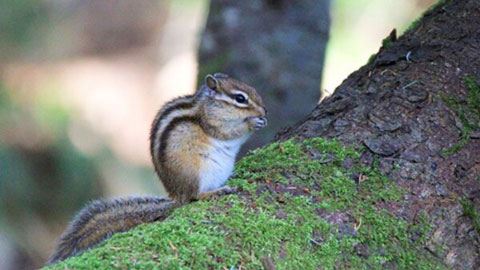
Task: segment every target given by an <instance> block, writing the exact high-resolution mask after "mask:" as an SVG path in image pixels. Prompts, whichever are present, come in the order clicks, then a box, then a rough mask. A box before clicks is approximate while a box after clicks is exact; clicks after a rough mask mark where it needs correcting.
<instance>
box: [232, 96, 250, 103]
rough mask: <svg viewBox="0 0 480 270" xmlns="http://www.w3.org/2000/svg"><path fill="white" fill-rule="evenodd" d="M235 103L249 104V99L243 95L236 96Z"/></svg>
mask: <svg viewBox="0 0 480 270" xmlns="http://www.w3.org/2000/svg"><path fill="white" fill-rule="evenodd" d="M235 101H236V102H238V103H240V104H248V100H247V98H245V96H244V95H242V94H238V95H235Z"/></svg>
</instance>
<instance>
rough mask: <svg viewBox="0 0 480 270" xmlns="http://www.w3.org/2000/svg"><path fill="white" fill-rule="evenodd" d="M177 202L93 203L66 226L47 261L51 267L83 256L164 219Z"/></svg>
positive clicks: (149, 199)
mask: <svg viewBox="0 0 480 270" xmlns="http://www.w3.org/2000/svg"><path fill="white" fill-rule="evenodd" d="M177 205H178V203H177V202H175V201H172V200H170V199H165V198H158V197H135V198H128V199H111V200H102V201H93V202H92V203H90V204H88V205H87V206H86V207H85V208H83V209H82V210H81V211H80V212H79V213H78V214H77V215H76V216H75V217H74V218H73V220H72V222H71V223H70V224H69V225H68V227H67V230H66V231H65V233H63V234H62V236H61V237H60V240H59V242H58V244H57V247H56V248H55V252H54V254H53V255H52V256H51V257H50V259H49V260H48V262H47V265H48V264H53V263H56V262H58V261H61V260H64V259H66V258H68V257H71V256H74V255H77V254H79V253H82V252H83V251H85V250H87V249H89V248H91V247H93V246H95V245H96V244H98V243H100V242H101V241H103V240H105V239H107V238H109V237H111V236H112V235H113V234H114V233H117V232H125V231H128V230H130V229H132V228H134V227H136V226H137V225H140V224H143V223H148V222H153V221H156V220H159V219H161V218H164V217H165V213H166V212H167V211H169V210H171V209H173V208H175V207H177Z"/></svg>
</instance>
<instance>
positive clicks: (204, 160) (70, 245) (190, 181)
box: [47, 73, 267, 265]
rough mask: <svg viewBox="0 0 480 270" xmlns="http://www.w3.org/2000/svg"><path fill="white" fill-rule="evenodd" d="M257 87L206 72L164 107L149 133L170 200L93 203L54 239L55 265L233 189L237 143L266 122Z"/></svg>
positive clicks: (158, 172) (102, 201) (150, 199)
mask: <svg viewBox="0 0 480 270" xmlns="http://www.w3.org/2000/svg"><path fill="white" fill-rule="evenodd" d="M266 113H267V110H266V108H265V105H264V104H263V101H262V98H261V97H260V95H259V94H258V93H257V91H256V90H255V89H254V88H253V87H251V86H249V85H247V84H245V83H243V82H240V81H237V80H234V79H232V78H230V77H228V76H227V75H225V74H221V73H216V74H214V75H207V76H206V77H205V81H204V84H202V85H201V86H200V87H199V88H198V90H197V91H196V92H195V93H194V94H193V95H189V96H184V97H179V98H177V99H174V100H172V101H170V102H168V103H167V104H165V105H164V106H163V107H162V109H160V111H159V112H158V113H157V116H156V117H155V120H154V121H153V123H152V128H151V132H150V153H151V156H152V161H153V164H154V167H155V171H156V173H157V175H158V176H159V178H160V180H161V182H162V183H163V185H164V186H165V189H166V191H167V192H168V195H169V198H159V197H133V198H127V199H111V200H99V201H94V202H92V203H90V204H89V205H87V206H86V207H85V208H84V209H82V210H81V211H80V212H79V213H78V214H77V215H76V216H75V217H74V219H73V220H72V222H71V223H70V224H69V225H68V227H67V230H66V231H65V232H64V234H63V235H62V236H61V237H60V240H59V242H58V245H57V247H56V249H55V252H54V254H53V255H52V256H51V258H50V259H49V260H48V262H47V265H48V264H53V263H56V262H58V261H61V260H64V259H66V258H68V257H71V256H74V255H77V254H79V253H81V252H83V251H85V250H86V249H89V248H91V247H93V246H95V245H97V244H98V243H100V242H101V241H103V240H105V239H107V238H109V237H111V236H112V235H113V234H115V233H117V232H124V231H128V230H130V229H132V228H134V227H136V226H137V225H139V224H142V223H148V222H154V221H158V220H162V219H164V218H165V215H166V213H167V212H168V211H170V210H172V209H173V208H176V207H179V206H181V205H184V204H187V203H189V202H190V201H194V200H199V199H205V198H208V197H210V196H213V195H225V194H230V193H233V192H234V191H235V190H234V189H232V188H230V187H228V186H224V184H225V182H226V181H227V180H228V178H229V177H230V175H231V174H232V172H233V168H234V163H235V157H236V155H237V152H238V151H239V149H240V146H241V145H242V144H243V143H244V142H245V141H246V140H247V139H248V137H249V136H250V135H251V134H252V133H253V131H254V130H257V129H260V128H263V127H265V126H266V125H267V119H266V118H265V115H266Z"/></svg>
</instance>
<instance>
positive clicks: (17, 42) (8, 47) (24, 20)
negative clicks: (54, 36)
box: [0, 0, 51, 58]
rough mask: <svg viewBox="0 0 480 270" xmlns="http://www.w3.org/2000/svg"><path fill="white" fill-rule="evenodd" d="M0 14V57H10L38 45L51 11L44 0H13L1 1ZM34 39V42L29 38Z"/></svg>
mask: <svg viewBox="0 0 480 270" xmlns="http://www.w3.org/2000/svg"><path fill="white" fill-rule="evenodd" d="M0 9H1V16H0V25H1V26H2V27H1V28H0V35H1V37H2V41H1V42H0V57H1V58H3V57H7V56H8V57H9V58H11V57H12V55H11V54H12V53H15V54H19V53H21V52H22V50H26V49H29V48H32V47H34V46H38V42H41V41H42V39H43V38H45V36H44V35H42V32H43V31H41V30H42V29H43V28H45V27H46V26H47V22H48V21H49V19H50V14H51V12H49V11H50V9H49V8H48V5H47V3H46V2H45V1H39V0H15V1H2V2H1V6H0ZM33 39H35V40H36V43H32V42H31V40H33Z"/></svg>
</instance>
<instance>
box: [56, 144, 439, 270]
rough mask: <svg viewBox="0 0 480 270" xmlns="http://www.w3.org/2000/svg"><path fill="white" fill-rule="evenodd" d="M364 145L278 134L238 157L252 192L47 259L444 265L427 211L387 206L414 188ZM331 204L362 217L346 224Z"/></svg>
mask: <svg viewBox="0 0 480 270" xmlns="http://www.w3.org/2000/svg"><path fill="white" fill-rule="evenodd" d="M361 151H363V148H360V147H359V148H357V149H355V148H353V147H345V146H342V145H341V144H340V143H339V142H337V141H335V140H333V141H328V140H325V139H321V138H314V139H309V140H305V141H302V142H296V141H295V140H293V139H292V140H288V141H286V142H283V143H273V144H270V145H268V146H266V147H264V148H262V149H259V150H256V151H253V153H252V155H250V156H247V157H245V158H244V159H242V160H241V161H240V162H238V164H237V167H236V169H235V176H234V178H233V179H231V180H230V182H229V185H231V186H236V187H239V188H241V190H242V191H241V192H242V193H243V195H244V196H236V195H229V196H224V197H221V198H218V199H217V200H216V201H199V202H195V203H191V204H189V205H187V206H185V207H182V208H179V209H176V210H174V212H173V214H172V215H171V216H170V217H168V218H167V219H166V220H165V221H163V222H158V223H154V224H145V225H142V226H139V227H137V228H136V229H134V230H132V231H130V232H127V233H119V234H116V235H115V236H113V237H112V238H111V239H109V240H107V241H106V242H105V243H104V244H102V245H101V246H99V247H97V248H95V249H92V250H89V251H87V252H85V253H83V254H81V255H80V256H78V257H74V258H71V259H69V260H66V261H65V262H62V263H60V264H58V265H54V266H51V267H49V268H48V269H93V268H95V269H109V268H112V267H115V268H120V269H239V268H240V267H242V268H243V269H263V266H262V264H261V258H262V257H270V258H272V259H273V261H274V262H275V265H276V267H277V269H318V267H320V266H321V267H322V269H339V267H340V269H345V268H346V269H384V268H385V267H386V265H385V264H386V263H393V264H395V265H397V267H398V269H413V268H414V269H443V268H442V266H441V264H438V263H436V259H435V258H433V256H432V255H430V254H429V253H426V252H424V249H423V245H424V244H425V241H426V239H427V237H428V235H429V231H430V227H429V225H428V222H427V220H426V218H425V216H423V217H422V218H421V219H420V221H418V222H416V223H411V222H407V221H404V220H402V219H401V218H398V217H397V216H395V215H393V214H392V213H390V212H388V211H387V208H388V207H386V206H387V205H399V206H400V205H401V204H402V196H403V195H404V194H405V190H403V189H401V188H399V187H397V186H396V185H395V184H394V183H392V181H391V180H389V179H388V178H387V177H386V176H384V175H382V174H381V172H380V171H379V169H378V168H377V166H376V165H375V166H373V168H370V167H362V166H361V162H360V153H359V152H361ZM344 163H348V164H350V165H349V166H344ZM345 167H346V168H345ZM353 175H355V177H353ZM357 178H359V179H361V181H360V182H358V183H357V181H355V180H356V179H357ZM282 188H283V190H278V191H277V189H282ZM382 205H383V206H382ZM322 213H324V214H327V215H344V216H345V215H347V216H350V217H351V218H352V220H353V221H352V222H350V223H347V227H345V226H343V227H339V226H337V225H334V224H331V223H329V222H327V221H326V220H324V219H323V218H322ZM358 245H364V246H367V247H368V252H366V253H363V254H360V253H359V252H357V251H356V247H357V246H358Z"/></svg>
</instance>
